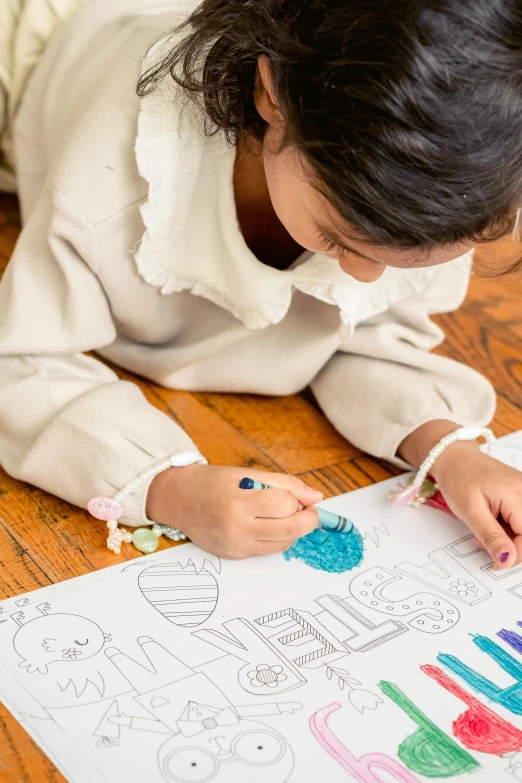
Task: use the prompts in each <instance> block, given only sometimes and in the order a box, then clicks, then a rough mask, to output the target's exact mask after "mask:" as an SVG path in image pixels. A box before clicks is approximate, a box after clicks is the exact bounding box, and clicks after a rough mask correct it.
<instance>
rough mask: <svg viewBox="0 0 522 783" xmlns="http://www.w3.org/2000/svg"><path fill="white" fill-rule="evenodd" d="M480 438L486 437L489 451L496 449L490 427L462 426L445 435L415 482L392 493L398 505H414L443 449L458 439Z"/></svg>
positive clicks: (422, 466) (424, 464)
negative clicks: (400, 490)
mask: <svg viewBox="0 0 522 783" xmlns="http://www.w3.org/2000/svg"><path fill="white" fill-rule="evenodd" d="M478 438H484V439H485V441H486V446H487V452H488V454H491V452H492V451H493V449H494V446H495V441H496V438H495V436H494V434H493V432H492V431H491V430H490V429H489V427H460V429H458V430H455V431H454V432H450V433H449V435H445V436H444V438H442V440H441V441H440V442H439V443H437V445H436V446H435V447H434V448H433V449H432V450H431V451H430V453H429V454H428V456H427V457H426V459H425V460H424V462H423V463H422V465H421V466H420V468H419V470H418V472H417V475H416V476H415V478H414V480H413V484H412V485H411V486H409V487H407V488H406V489H404V490H403V491H402V492H397V493H392V494H393V498H392V499H393V503H394V505H396V506H406V505H413V504H415V503H416V500H417V498H418V496H419V494H420V492H421V489H422V485H423V484H424V482H425V481H426V477H427V476H428V474H429V472H430V470H431V469H432V467H433V465H434V464H435V462H436V460H437V459H438V458H439V457H440V455H441V454H442V452H443V451H445V450H446V449H447V448H448V446H451V445H452V444H453V443H457V441H471V440H477V439H478Z"/></svg>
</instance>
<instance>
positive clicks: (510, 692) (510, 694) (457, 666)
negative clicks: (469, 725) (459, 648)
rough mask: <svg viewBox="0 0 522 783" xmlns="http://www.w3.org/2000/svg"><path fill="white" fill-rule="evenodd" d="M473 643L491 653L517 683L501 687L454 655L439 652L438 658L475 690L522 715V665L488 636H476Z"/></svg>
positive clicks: (491, 656)
mask: <svg viewBox="0 0 522 783" xmlns="http://www.w3.org/2000/svg"><path fill="white" fill-rule="evenodd" d="M473 643H474V644H476V645H477V647H478V648H479V649H480V650H482V652H485V653H486V654H487V655H489V657H490V658H492V659H493V660H494V661H495V662H496V663H497V664H498V665H499V666H500V667H501V668H502V669H504V671H505V672H507V673H508V674H510V675H511V676H512V677H514V678H515V680H516V684H515V685H510V686H508V687H507V688H500V687H499V686H498V685H495V683H493V682H491V680H488V679H487V678H486V677H483V676H482V675H481V674H479V673H478V672H476V671H475V670H474V669H471V668H470V667H469V666H466V664H465V663H463V662H462V661H461V660H459V658H456V657H455V656H454V655H446V654H445V653H439V654H438V655H437V659H438V661H439V663H442V664H443V666H447V667H448V669H451V671H452V672H453V673H454V674H457V675H458V676H459V677H461V678H462V679H463V680H464V681H465V682H467V684H468V685H470V686H471V687H472V688H473V689H474V690H475V691H478V693H481V694H483V695H484V696H486V697H487V698H488V699H491V701H493V702H495V703H496V704H501V705H502V706H503V707H505V708H506V709H507V710H509V711H510V712H512V713H514V714H515V715H522V665H521V664H520V663H519V662H518V661H516V660H515V659H514V658H513V657H512V656H511V655H509V653H507V652H506V651H505V650H503V649H502V647H500V646H499V645H498V644H495V642H493V641H492V640H491V639H488V637H487V636H475V637H474V638H473Z"/></svg>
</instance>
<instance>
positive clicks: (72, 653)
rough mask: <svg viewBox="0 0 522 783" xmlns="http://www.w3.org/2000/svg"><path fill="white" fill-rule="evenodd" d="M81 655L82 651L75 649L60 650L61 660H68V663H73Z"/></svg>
mask: <svg viewBox="0 0 522 783" xmlns="http://www.w3.org/2000/svg"><path fill="white" fill-rule="evenodd" d="M81 654H82V651H81V650H77V649H76V647H69V649H68V650H62V658H66V659H69V660H70V661H75V660H76V659H77V658H78V656H79V655H81Z"/></svg>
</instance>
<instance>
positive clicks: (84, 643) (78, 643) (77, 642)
mask: <svg viewBox="0 0 522 783" xmlns="http://www.w3.org/2000/svg"><path fill="white" fill-rule="evenodd" d="M88 641H89V640H88V639H86V640H85V641H84V642H79V641H75V642H74V644H77V645H78V646H79V647H85V645H86V644H87V642H88Z"/></svg>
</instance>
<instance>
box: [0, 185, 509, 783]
mask: <svg viewBox="0 0 522 783" xmlns="http://www.w3.org/2000/svg"><path fill="white" fill-rule="evenodd" d="M18 232H19V221H18V211H17V206H16V201H15V200H14V199H12V198H10V197H7V196H1V195H0V274H1V272H2V271H3V269H4V267H5V265H6V263H7V261H8V259H9V256H10V254H11V252H12V249H13V246H14V243H15V241H16V238H17V235H18ZM516 252H517V247H516V246H515V245H514V244H512V243H510V242H507V243H506V242H504V243H502V244H501V245H500V246H495V247H491V246H490V247H488V248H487V250H482V251H481V253H480V259H481V261H482V263H483V264H487V266H488V268H491V269H496V268H499V266H501V265H503V264H504V262H505V263H509V262H513V260H514V259H515V258H516ZM520 252H521V255H522V250H521V251H520ZM521 303H522V276H521V275H519V276H518V277H509V278H507V277H503V278H495V279H493V278H490V279H483V278H478V277H476V278H475V279H474V280H473V281H472V285H471V290H470V294H469V297H468V300H467V302H466V304H465V305H464V307H463V308H462V309H461V310H460V311H459V312H458V313H455V314H453V315H449V316H443V317H441V318H438V319H437V320H438V322H439V323H440V324H441V326H442V327H443V328H444V330H445V332H446V335H447V340H446V343H445V345H444V346H443V349H442V350H441V353H444V354H446V355H447V356H451V357H452V358H453V359H456V360H458V361H463V362H466V363H468V364H470V365H471V366H473V367H474V368H475V369H477V370H478V371H479V372H481V373H483V374H484V375H486V376H487V377H488V378H489V379H490V380H491V381H492V383H493V384H494V385H495V387H496V389H497V392H498V411H497V416H496V420H495V430H496V432H497V434H499V435H504V434H506V433H508V432H511V431H513V430H517V429H522V309H521ZM122 375H123V373H122ZM127 377H128V376H127ZM139 383H140V386H141V387H142V388H143V389H144V391H145V393H146V394H147V397H148V398H149V400H150V401H151V402H152V403H153V404H154V405H157V406H158V407H159V408H160V409H161V410H163V411H165V412H166V413H167V414H169V415H170V416H173V417H174V419H175V420H176V421H178V422H179V423H180V424H181V425H182V426H183V427H184V428H185V429H186V430H187V431H188V432H189V434H190V435H191V437H192V438H193V439H194V441H195V442H196V443H198V445H199V446H200V448H201V450H202V452H203V453H204V454H205V455H206V456H207V457H208V458H209V460H210V461H211V462H213V463H217V464H223V465H243V466H245V467H256V468H263V469H268V470H277V471H284V472H288V473H295V474H297V475H299V476H301V477H302V478H303V479H305V480H306V481H307V482H309V483H310V484H311V485H313V486H314V487H318V488H319V489H321V490H322V491H324V492H325V494H326V495H334V494H339V493H341V492H346V491H348V490H351V489H356V488H357V487H364V486H367V485H368V484H371V483H373V482H375V481H380V480H382V479H385V478H388V477H389V476H390V475H391V474H392V473H393V469H391V468H390V467H389V466H387V465H386V464H384V463H380V462H378V461H376V460H373V459H371V458H369V457H367V456H365V455H364V454H361V453H360V452H359V451H358V450H357V449H355V448H354V447H353V446H351V445H350V444H348V443H347V442H346V441H345V440H344V439H343V438H342V437H341V436H340V435H339V434H338V433H337V432H336V431H335V430H334V429H333V427H332V426H331V425H330V424H329V423H328V422H327V421H326V419H325V418H324V416H323V415H322V414H321V413H320V411H319V410H318V409H317V407H316V405H315V404H314V401H313V399H312V397H311V396H310V395H309V394H306V393H305V394H302V395H296V396H293V397H284V398H276V399H273V398H270V399H269V398H262V397H252V396H235V395H232V394H189V393H184V392H174V391H167V390H165V389H161V388H160V387H158V386H155V385H154V384H152V383H144V382H142V381H140V382H139ZM164 545H165V544H163V543H162V546H164ZM138 556H140V555H139V553H138V552H137V551H136V550H135V549H134V548H133V547H130V546H127V547H125V548H124V552H123V553H122V555H121V556H120V557H116V556H115V555H113V554H112V553H111V552H109V551H108V550H107V549H106V547H105V529H104V526H103V524H102V523H96V522H94V521H93V520H92V519H90V518H89V517H88V515H87V514H86V513H85V512H83V511H81V510H79V509H77V508H74V507H72V506H70V505H68V504H67V503H63V502H62V501H60V500H57V499H56V498H53V497H51V496H49V495H47V494H46V493H45V492H42V491H41V490H39V489H35V488H33V487H30V486H26V485H24V484H21V483H20V482H18V481H15V480H14V479H12V478H10V477H9V476H7V475H6V474H5V473H3V472H2V471H1V469H0V600H1V599H3V598H8V597H11V596H14V595H17V594H19V593H22V592H25V591H27V590H34V589H36V588H39V587H44V586H45V585H49V584H52V583H54V582H59V581H61V580H64V579H70V578H71V577H74V576H79V575H81V574H85V573H88V572H89V571H92V570H94V569H98V568H103V567H104V566H109V565H113V564H114V563H116V562H119V561H123V560H124V559H126V558H127V559H130V558H132V557H138ZM63 780H64V778H63V777H62V776H61V775H60V774H59V773H58V772H57V771H56V769H55V768H54V766H53V765H52V764H51V763H50V762H49V761H48V760H47V759H46V757H45V756H44V755H43V754H42V752H41V751H40V750H39V749H38V748H37V747H36V745H35V744H34V743H33V742H32V740H31V739H30V738H29V737H28V735H27V734H26V733H25V731H24V730H23V729H22V727H21V726H20V725H19V724H18V723H17V722H16V721H15V720H14V719H13V718H12V717H11V715H10V714H9V713H8V712H7V710H5V708H3V707H2V706H1V705H0V783H22V781H23V782H24V783H26V782H29V783H57V782H58V781H59V782H60V783H62V781H63Z"/></svg>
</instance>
